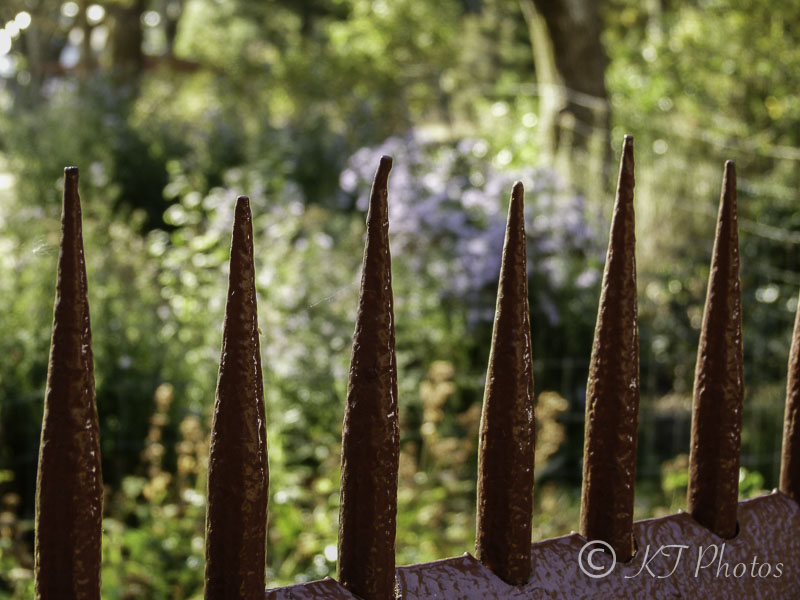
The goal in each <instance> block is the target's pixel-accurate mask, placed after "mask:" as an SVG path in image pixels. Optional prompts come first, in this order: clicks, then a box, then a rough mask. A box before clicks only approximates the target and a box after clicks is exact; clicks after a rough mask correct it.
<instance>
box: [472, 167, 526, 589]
mask: <svg viewBox="0 0 800 600" xmlns="http://www.w3.org/2000/svg"><path fill="white" fill-rule="evenodd" d="M523 194H524V190H523V187H522V183H520V182H517V183H515V184H514V189H513V191H512V194H511V203H510V205H509V207H508V223H507V226H506V236H505V243H504V245H503V260H502V266H501V267H500V282H499V285H498V290H497V308H496V310H495V320H494V331H493V334H492V348H491V353H490V355H489V368H488V372H487V374H486V389H485V391H484V397H483V414H482V416H481V430H480V445H479V453H478V505H477V513H478V514H477V540H476V555H477V558H478V560H480V561H481V562H482V563H483V564H484V565H486V566H487V567H488V568H490V569H491V570H492V571H493V572H494V573H495V574H496V575H497V576H498V577H500V578H501V579H503V580H504V581H505V582H506V583H510V584H511V585H521V584H523V583H526V582H527V581H528V579H529V577H530V573H531V521H532V517H533V462H534V436H535V428H534V415H533V369H532V365H531V326H530V318H529V315H528V274H527V240H526V238H525V218H524V206H523Z"/></svg>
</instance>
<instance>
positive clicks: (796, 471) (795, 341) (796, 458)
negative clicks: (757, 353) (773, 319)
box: [780, 302, 800, 502]
mask: <svg viewBox="0 0 800 600" xmlns="http://www.w3.org/2000/svg"><path fill="white" fill-rule="evenodd" d="M780 490H781V491H782V492H783V493H784V494H786V495H787V496H789V497H790V498H792V499H793V500H794V501H795V502H800V302H798V304H797V314H796V315H795V319H794V332H793V335H792V348H791V350H790V352H789V369H788V374H787V377H786V410H785V413H784V418H783V450H782V452H781V483H780Z"/></svg>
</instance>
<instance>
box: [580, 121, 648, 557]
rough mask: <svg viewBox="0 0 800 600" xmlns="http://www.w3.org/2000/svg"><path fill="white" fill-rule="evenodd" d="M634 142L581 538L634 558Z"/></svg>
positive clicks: (600, 357) (591, 416)
mask: <svg viewBox="0 0 800 600" xmlns="http://www.w3.org/2000/svg"><path fill="white" fill-rule="evenodd" d="M633 186H634V178H633V138H632V137H631V136H625V141H624V144H623V149H622V159H621V163H620V171H619V182H618V184H617V197H616V202H615V203H614V216H613V218H612V221H611V236H610V239H609V242H608V254H607V255H606V264H605V270H604V272H603V284H602V291H601V296H600V305H599V308H598V312H597V326H596V329H595V334H594V343H593V345H592V357H591V362H590V365H589V380H588V383H587V387H586V439H585V444H584V456H583V461H584V462H583V491H582V498H581V532H582V533H583V535H584V536H586V538H588V539H590V540H603V541H605V542H607V543H609V544H610V545H611V546H612V547H613V548H614V551H615V552H616V553H617V556H618V557H620V559H621V560H627V559H628V558H630V557H631V556H632V555H633V550H634V548H633V537H632V527H633V488H634V483H635V480H636V437H637V428H638V425H639V333H638V324H637V299H636V257H635V243H636V239H635V234H634V212H633Z"/></svg>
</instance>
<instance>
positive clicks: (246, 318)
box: [205, 196, 269, 600]
mask: <svg viewBox="0 0 800 600" xmlns="http://www.w3.org/2000/svg"><path fill="white" fill-rule="evenodd" d="M258 336H259V332H258V314H257V306H256V289H255V267H254V265H253V224H252V217H251V214H250V202H249V200H248V199H247V197H245V196H241V197H239V199H238V200H237V201H236V214H235V217H234V222H233V240H232V242H231V261H230V278H229V282H228V303H227V307H226V311H225V324H224V326H223V334H222V356H221V358H220V367H219V379H218V381H217V393H216V399H215V402H214V417H213V423H212V428H211V448H210V454H209V463H208V509H207V513H206V583H205V597H206V598H207V599H208V600H217V599H219V598H241V599H251V598H260V597H261V596H262V595H263V593H264V576H265V565H266V563H265V542H266V523H267V492H268V487H269V472H268V466H267V435H266V424H265V416H264V390H263V382H262V378H261V352H260V346H259V338H258Z"/></svg>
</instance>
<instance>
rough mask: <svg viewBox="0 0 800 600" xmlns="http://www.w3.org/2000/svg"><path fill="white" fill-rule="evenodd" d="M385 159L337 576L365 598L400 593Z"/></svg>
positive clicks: (388, 164)
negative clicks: (397, 587)
mask: <svg viewBox="0 0 800 600" xmlns="http://www.w3.org/2000/svg"><path fill="white" fill-rule="evenodd" d="M391 168H392V159H391V158H390V157H388V156H383V157H381V161H380V166H379V167H378V171H377V173H376V174H375V180H374V182H373V184H372V192H371V195H370V202H369V213H368V215H367V242H366V246H365V248H364V263H363V267H362V274H361V295H360V298H359V305H358V315H357V316H356V327H355V334H354V335H353V355H352V359H351V362H350V380H349V383H348V388H347V404H346V406H345V413H344V426H343V430H342V487H341V503H340V507H339V562H338V579H339V581H340V582H341V583H342V585H344V586H345V587H346V588H347V589H348V590H350V591H351V592H352V593H353V594H355V595H357V596H360V597H361V598H363V599H364V600H387V599H389V598H393V597H394V589H395V575H394V542H395V527H396V513H397V469H398V460H399V453H400V433H399V428H398V420H397V363H396V359H395V349H394V343H395V332H394V309H393V300H392V264H391V256H390V253H389V210H388V209H389V207H388V198H387V195H388V194H387V184H388V178H389V171H390V170H391Z"/></svg>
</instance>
